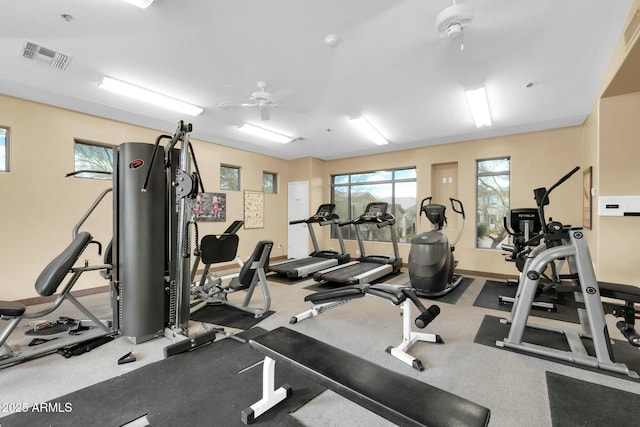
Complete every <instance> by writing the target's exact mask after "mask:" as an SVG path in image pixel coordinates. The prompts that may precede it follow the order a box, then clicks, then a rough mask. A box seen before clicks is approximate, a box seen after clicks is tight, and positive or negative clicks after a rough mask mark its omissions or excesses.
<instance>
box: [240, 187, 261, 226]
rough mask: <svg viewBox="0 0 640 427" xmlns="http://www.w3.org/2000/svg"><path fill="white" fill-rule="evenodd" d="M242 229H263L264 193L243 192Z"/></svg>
mask: <svg viewBox="0 0 640 427" xmlns="http://www.w3.org/2000/svg"><path fill="white" fill-rule="evenodd" d="M244 228H245V229H248V228H264V193H263V192H262V191H248V190H245V192H244Z"/></svg>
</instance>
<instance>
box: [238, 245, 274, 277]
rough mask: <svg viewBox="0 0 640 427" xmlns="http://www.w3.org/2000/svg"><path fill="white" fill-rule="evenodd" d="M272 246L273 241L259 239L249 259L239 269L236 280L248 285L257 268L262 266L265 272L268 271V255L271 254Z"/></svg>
mask: <svg viewBox="0 0 640 427" xmlns="http://www.w3.org/2000/svg"><path fill="white" fill-rule="evenodd" d="M272 247H273V242H272V241H270V240H261V241H259V242H258V244H257V245H256V248H255V249H254V250H253V253H252V254H251V256H250V257H249V259H248V260H247V262H245V263H244V265H243V266H242V268H241V269H240V274H239V275H238V281H239V282H240V283H241V284H243V285H245V286H250V285H251V281H252V280H253V276H254V275H255V272H256V270H257V269H258V268H263V269H264V271H265V273H266V272H267V271H269V256H270V255H271V248H272Z"/></svg>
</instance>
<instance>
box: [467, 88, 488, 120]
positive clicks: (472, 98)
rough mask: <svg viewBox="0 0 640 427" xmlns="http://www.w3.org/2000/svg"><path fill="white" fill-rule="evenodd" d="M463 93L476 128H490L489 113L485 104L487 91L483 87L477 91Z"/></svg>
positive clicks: (470, 90)
mask: <svg viewBox="0 0 640 427" xmlns="http://www.w3.org/2000/svg"><path fill="white" fill-rule="evenodd" d="M464 92H465V94H466V95H467V102H468V103H469V107H471V114H473V120H475V122H476V127H479V128H481V127H483V126H491V113H490V111H489V103H488V102H487V91H486V90H485V89H484V86H481V87H479V88H477V89H467V90H465V91H464Z"/></svg>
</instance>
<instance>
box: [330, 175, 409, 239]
mask: <svg viewBox="0 0 640 427" xmlns="http://www.w3.org/2000/svg"><path fill="white" fill-rule="evenodd" d="M331 201H332V203H335V205H336V213H337V214H338V215H339V216H340V220H341V221H343V222H344V221H349V220H352V219H354V218H357V217H359V216H360V215H362V214H363V213H364V210H365V208H366V206H367V204H369V203H371V202H387V203H389V210H388V211H387V212H388V213H391V214H392V215H393V216H395V218H396V225H395V229H396V235H397V238H398V242H400V243H408V242H410V241H411V238H412V237H413V236H414V234H415V233H416V168H415V167H412V168H403V169H387V170H379V171H374V172H362V173H352V174H345V175H333V176H332V177H331ZM360 232H361V233H362V238H363V239H365V240H375V241H383V242H390V241H391V232H390V230H389V227H383V228H378V227H376V226H375V225H373V224H372V225H362V226H361V227H360ZM334 233H335V232H332V237H334V238H335V237H336V236H335V235H334ZM355 233H356V231H355V228H354V226H348V227H342V234H343V236H344V238H345V239H356V238H357V237H356V234H355Z"/></svg>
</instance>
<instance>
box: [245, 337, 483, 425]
mask: <svg viewBox="0 0 640 427" xmlns="http://www.w3.org/2000/svg"><path fill="white" fill-rule="evenodd" d="M249 342H250V345H251V347H253V348H254V349H255V350H257V351H258V352H260V353H262V354H264V355H265V359H264V366H263V376H262V378H263V384H262V399H261V400H260V401H258V402H256V403H255V404H253V405H251V406H250V407H249V408H246V409H244V410H243V411H242V413H241V419H242V422H244V423H245V424H249V423H251V422H253V421H254V420H255V419H256V418H258V417H259V416H260V415H262V414H264V413H265V412H266V411H268V410H269V409H271V408H272V407H274V406H275V405H277V404H278V403H280V402H281V401H283V400H284V399H286V398H287V397H289V396H291V394H292V388H291V387H290V386H289V385H284V386H282V387H280V388H278V389H276V388H275V364H276V362H279V363H281V364H287V365H289V366H291V367H292V368H294V369H296V370H297V371H299V372H300V373H302V374H303V375H305V376H307V377H308V378H310V379H311V380H313V381H316V382H317V383H318V384H320V385H322V386H324V387H326V388H328V389H331V390H333V391H335V392H336V393H338V394H340V395H341V396H343V397H345V398H347V399H349V400H351V401H353V402H355V403H357V404H359V405H361V406H362V407H364V408H366V409H368V410H370V411H372V412H374V413H376V414H378V415H380V416H382V417H384V418H386V419H387V420H389V421H391V422H393V423H395V424H398V425H401V426H486V425H487V424H488V423H489V418H490V413H491V412H490V410H489V409H487V408H485V407H483V406H481V405H478V404H476V403H474V402H471V401H470V400H467V399H465V398H463V397H460V396H457V395H455V394H452V393H449V392H447V391H444V390H441V389H439V388H436V387H434V386H431V385H429V384H426V383H423V382H421V381H418V380H417V379H415V378H411V377H408V376H405V375H402V374H399V373H397V372H394V371H391V370H389V369H386V368H383V367H381V366H379V365H376V364H375V363H373V362H370V361H368V360H365V359H361V358H360V357H358V356H355V355H353V354H351V353H348V352H346V351H344V350H341V349H338V348H336V347H333V346H331V345H329V344H326V343H323V342H321V341H318V340H316V339H314V338H311V337H308V336H306V335H303V334H300V333H298V332H296V331H293V330H291V329H288V328H284V327H280V328H277V329H275V330H273V331H271V332H268V333H266V334H264V335H260V336H258V337H256V338H254V339H252V340H250V341H249Z"/></svg>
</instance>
